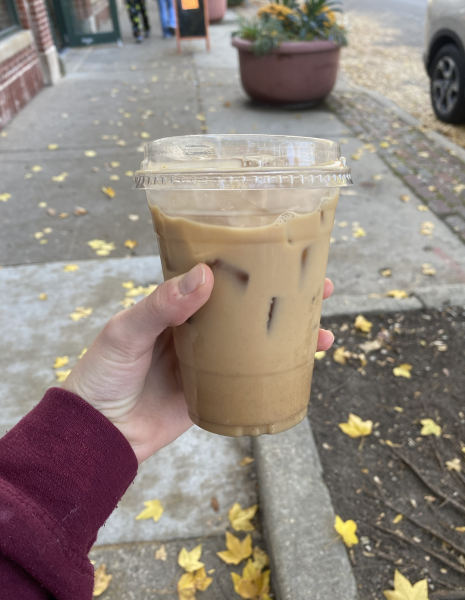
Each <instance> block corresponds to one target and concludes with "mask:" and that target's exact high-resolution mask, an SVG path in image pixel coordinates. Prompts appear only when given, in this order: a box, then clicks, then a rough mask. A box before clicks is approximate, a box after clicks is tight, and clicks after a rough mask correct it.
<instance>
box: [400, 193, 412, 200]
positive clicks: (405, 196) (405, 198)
mask: <svg viewBox="0 0 465 600" xmlns="http://www.w3.org/2000/svg"><path fill="white" fill-rule="evenodd" d="M400 199H401V200H402V202H410V196H407V195H406V194H402V195H401V196H400Z"/></svg>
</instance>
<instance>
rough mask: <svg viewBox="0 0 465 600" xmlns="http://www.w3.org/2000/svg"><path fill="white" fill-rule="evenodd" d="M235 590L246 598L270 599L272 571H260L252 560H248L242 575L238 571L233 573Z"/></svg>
mask: <svg viewBox="0 0 465 600" xmlns="http://www.w3.org/2000/svg"><path fill="white" fill-rule="evenodd" d="M231 578H232V580H233V585H234V591H235V592H236V594H239V596H240V597H241V598H244V599H245V600H250V599H252V598H253V599H254V600H256V599H258V600H268V599H269V596H268V592H269V591H270V571H269V570H266V571H263V572H260V570H259V569H257V568H256V567H255V565H254V564H253V561H252V560H250V559H249V560H248V562H247V564H246V565H245V567H244V568H243V570H242V577H241V576H240V575H239V574H238V573H231Z"/></svg>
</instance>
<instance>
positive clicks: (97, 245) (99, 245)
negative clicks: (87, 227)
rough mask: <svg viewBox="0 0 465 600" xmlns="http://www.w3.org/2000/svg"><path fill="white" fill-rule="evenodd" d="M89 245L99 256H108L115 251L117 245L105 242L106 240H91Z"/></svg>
mask: <svg viewBox="0 0 465 600" xmlns="http://www.w3.org/2000/svg"><path fill="white" fill-rule="evenodd" d="M87 245H88V246H90V247H91V248H92V250H95V254H97V256H108V255H109V254H110V252H112V251H113V250H115V244H114V243H113V242H105V240H90V242H87Z"/></svg>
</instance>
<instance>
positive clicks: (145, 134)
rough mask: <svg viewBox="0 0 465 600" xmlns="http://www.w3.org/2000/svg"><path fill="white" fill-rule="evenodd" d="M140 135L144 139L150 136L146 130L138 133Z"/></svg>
mask: <svg viewBox="0 0 465 600" xmlns="http://www.w3.org/2000/svg"><path fill="white" fill-rule="evenodd" d="M140 137H141V138H144V140H146V139H148V138H149V137H150V133H147V132H146V131H143V132H142V133H141V134H140Z"/></svg>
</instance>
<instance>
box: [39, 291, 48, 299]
mask: <svg viewBox="0 0 465 600" xmlns="http://www.w3.org/2000/svg"><path fill="white" fill-rule="evenodd" d="M38 298H39V300H47V299H48V294H46V293H45V292H44V293H42V294H39V295H38Z"/></svg>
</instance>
